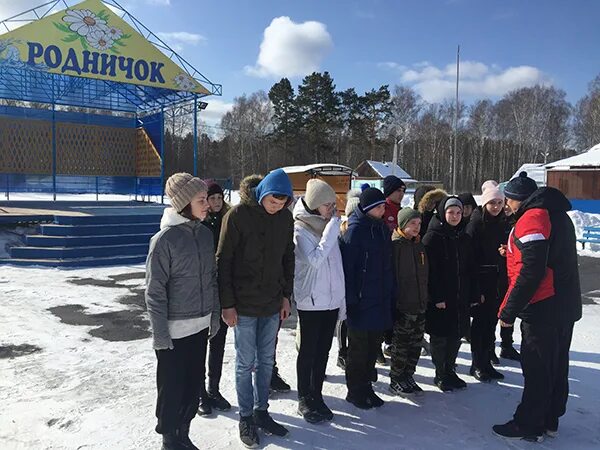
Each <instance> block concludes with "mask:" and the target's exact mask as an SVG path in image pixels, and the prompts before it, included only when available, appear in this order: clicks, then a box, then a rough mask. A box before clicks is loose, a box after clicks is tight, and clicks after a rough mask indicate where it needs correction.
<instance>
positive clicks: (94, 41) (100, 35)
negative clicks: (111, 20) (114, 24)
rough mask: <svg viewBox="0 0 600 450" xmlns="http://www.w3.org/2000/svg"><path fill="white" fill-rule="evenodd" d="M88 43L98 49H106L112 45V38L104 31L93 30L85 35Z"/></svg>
mask: <svg viewBox="0 0 600 450" xmlns="http://www.w3.org/2000/svg"><path fill="white" fill-rule="evenodd" d="M87 41H88V43H89V44H90V45H91V46H92V47H94V48H97V49H98V50H108V49H109V48H111V47H112V46H113V43H114V42H113V40H112V39H111V37H110V36H109V35H108V34H107V33H106V32H104V31H100V30H97V31H94V32H92V33H90V34H88V36H87Z"/></svg>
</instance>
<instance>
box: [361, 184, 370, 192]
mask: <svg viewBox="0 0 600 450" xmlns="http://www.w3.org/2000/svg"><path fill="white" fill-rule="evenodd" d="M370 187H371V185H370V184H369V183H363V184H361V185H360V191H361V192H362V191H364V190H365V189H369V188H370Z"/></svg>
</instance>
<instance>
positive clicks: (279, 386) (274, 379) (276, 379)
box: [271, 366, 292, 392]
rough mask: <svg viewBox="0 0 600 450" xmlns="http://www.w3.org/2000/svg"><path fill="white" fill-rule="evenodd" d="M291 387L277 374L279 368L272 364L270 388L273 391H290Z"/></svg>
mask: <svg viewBox="0 0 600 450" xmlns="http://www.w3.org/2000/svg"><path fill="white" fill-rule="evenodd" d="M291 389H292V388H291V387H290V385H289V384H287V383H286V382H285V381H284V380H283V378H281V375H279V369H278V368H277V367H276V366H274V367H273V375H271V390H272V391H274V392H290V390H291Z"/></svg>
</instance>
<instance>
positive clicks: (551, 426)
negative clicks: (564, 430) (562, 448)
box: [544, 419, 558, 438]
mask: <svg viewBox="0 0 600 450" xmlns="http://www.w3.org/2000/svg"><path fill="white" fill-rule="evenodd" d="M544 434H545V435H546V436H548V437H549V438H557V437H558V419H553V420H549V421H548V420H547V421H546V430H545V431H544Z"/></svg>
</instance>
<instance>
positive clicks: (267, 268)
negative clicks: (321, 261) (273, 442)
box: [217, 169, 295, 448]
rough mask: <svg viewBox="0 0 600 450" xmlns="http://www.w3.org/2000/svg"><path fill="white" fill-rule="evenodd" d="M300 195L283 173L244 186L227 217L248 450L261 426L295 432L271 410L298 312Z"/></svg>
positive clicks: (226, 299)
mask: <svg viewBox="0 0 600 450" xmlns="http://www.w3.org/2000/svg"><path fill="white" fill-rule="evenodd" d="M292 197H293V191H292V185H291V183H290V180H289V178H288V176H287V174H286V173H285V172H284V171H283V170H281V169H278V170H275V171H273V172H271V173H270V174H268V175H267V176H265V177H264V178H262V177H260V176H258V175H251V176H249V177H247V178H245V179H244V180H242V182H241V183H240V203H239V204H238V205H235V206H234V207H233V208H231V210H229V212H228V213H227V214H226V215H225V217H224V218H223V225H222V227H221V236H220V238H219V247H218V249H217V266H218V270H219V294H220V300H221V309H222V314H223V321H224V322H225V323H226V324H227V325H228V326H229V327H233V328H234V333H235V349H236V390H237V397H238V404H239V413H240V425H239V431H240V440H241V441H242V443H243V444H244V445H245V446H246V447H248V448H254V447H257V446H258V445H259V437H258V434H257V428H261V429H263V430H264V431H265V432H266V433H267V434H274V435H277V436H285V435H286V434H287V433H288V431H287V429H285V428H284V427H283V426H282V425H280V424H278V423H276V422H275V421H274V420H273V419H272V418H271V416H270V415H269V413H268V411H267V409H268V407H269V404H268V397H269V384H270V382H271V376H272V373H273V364H274V359H275V344H276V341H277V331H278V330H279V325H280V321H282V320H285V319H286V318H287V317H288V316H289V314H290V300H289V298H290V296H291V294H292V292H293V285H294V262H295V255H294V241H293V235H294V221H293V219H292V214H291V212H290V211H289V209H287V206H288V205H289V203H290V202H291V200H292ZM254 370H255V372H256V373H255V375H256V376H255V382H254V383H253V380H252V375H253V371H254Z"/></svg>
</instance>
